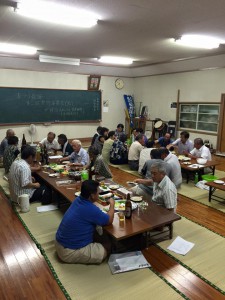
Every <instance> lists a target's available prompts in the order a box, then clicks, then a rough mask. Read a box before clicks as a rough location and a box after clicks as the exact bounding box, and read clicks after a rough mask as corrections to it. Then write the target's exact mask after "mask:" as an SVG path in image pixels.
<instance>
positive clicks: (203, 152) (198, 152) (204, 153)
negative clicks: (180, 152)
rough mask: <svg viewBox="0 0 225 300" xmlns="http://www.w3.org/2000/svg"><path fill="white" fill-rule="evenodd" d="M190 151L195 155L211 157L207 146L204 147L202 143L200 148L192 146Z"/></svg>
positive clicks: (208, 158) (209, 158)
mask: <svg viewBox="0 0 225 300" xmlns="http://www.w3.org/2000/svg"><path fill="white" fill-rule="evenodd" d="M190 153H191V154H192V155H194V156H196V157H202V158H205V159H207V160H211V159H212V156H211V152H210V150H209V148H208V147H206V146H205V145H203V146H202V147H201V148H200V149H196V148H194V149H193V150H192V151H191V152H190Z"/></svg>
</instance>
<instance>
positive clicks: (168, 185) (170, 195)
mask: <svg viewBox="0 0 225 300" xmlns="http://www.w3.org/2000/svg"><path fill="white" fill-rule="evenodd" d="M151 175H152V180H153V182H154V185H153V196H152V201H153V202H155V203H156V204H158V205H161V206H163V207H165V208H167V209H168V210H173V211H175V210H176V206H177V189H176V187H175V185H174V183H173V182H172V181H171V180H170V179H169V177H168V176H167V175H166V169H165V166H164V165H163V162H157V163H155V164H153V165H152V166H151Z"/></svg>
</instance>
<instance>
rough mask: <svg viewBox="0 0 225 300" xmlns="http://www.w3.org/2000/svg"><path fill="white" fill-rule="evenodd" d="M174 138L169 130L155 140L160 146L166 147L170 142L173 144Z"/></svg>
mask: <svg viewBox="0 0 225 300" xmlns="http://www.w3.org/2000/svg"><path fill="white" fill-rule="evenodd" d="M172 142H173V140H171V135H170V133H169V132H167V133H166V134H165V135H164V136H162V137H160V138H158V140H155V141H154V144H155V145H157V144H158V145H159V146H160V147H166V146H168V145H169V144H171V143H172Z"/></svg>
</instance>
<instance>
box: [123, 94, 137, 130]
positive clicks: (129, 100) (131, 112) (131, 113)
mask: <svg viewBox="0 0 225 300" xmlns="http://www.w3.org/2000/svg"><path fill="white" fill-rule="evenodd" d="M123 97H124V100H125V103H126V107H127V110H128V114H129V117H130V127H133V126H134V124H133V121H132V119H133V118H134V116H135V105H134V99H133V97H132V96H131V95H123Z"/></svg>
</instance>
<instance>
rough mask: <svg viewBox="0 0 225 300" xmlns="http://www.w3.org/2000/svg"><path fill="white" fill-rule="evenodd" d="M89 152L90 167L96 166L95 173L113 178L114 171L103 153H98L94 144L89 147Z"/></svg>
mask: <svg viewBox="0 0 225 300" xmlns="http://www.w3.org/2000/svg"><path fill="white" fill-rule="evenodd" d="M88 154H89V157H90V162H91V163H90V166H89V168H90V169H92V168H94V174H95V175H101V176H104V177H105V178H112V173H111V171H110V169H109V166H108V164H107V163H106V162H105V161H104V159H103V157H102V155H101V154H99V153H98V151H97V150H96V149H95V148H94V146H90V147H89V149H88Z"/></svg>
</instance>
